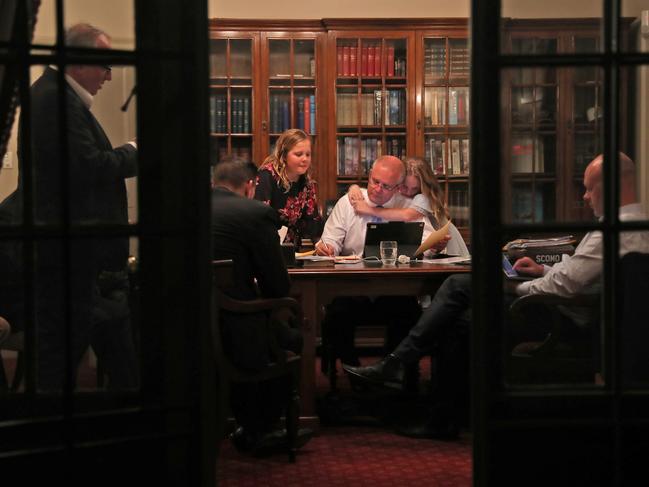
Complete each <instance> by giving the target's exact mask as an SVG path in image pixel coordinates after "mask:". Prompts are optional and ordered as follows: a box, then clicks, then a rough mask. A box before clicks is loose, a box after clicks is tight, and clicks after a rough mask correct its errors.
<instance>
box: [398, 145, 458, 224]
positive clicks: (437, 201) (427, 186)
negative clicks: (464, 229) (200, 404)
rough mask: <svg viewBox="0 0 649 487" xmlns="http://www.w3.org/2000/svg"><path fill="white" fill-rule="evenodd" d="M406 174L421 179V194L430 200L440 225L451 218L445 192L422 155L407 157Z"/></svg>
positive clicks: (405, 161) (404, 161)
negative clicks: (445, 201) (445, 200)
mask: <svg viewBox="0 0 649 487" xmlns="http://www.w3.org/2000/svg"><path fill="white" fill-rule="evenodd" d="M403 163H404V164H405V166H406V176H414V177H416V178H417V179H418V180H419V186H420V188H421V189H420V191H421V194H423V195H424V196H425V197H426V198H428V201H430V208H431V211H432V213H433V216H434V217H435V219H436V220H437V224H438V225H440V226H441V225H444V224H445V223H446V222H447V221H448V218H449V213H448V208H447V207H446V205H445V204H444V192H443V191H442V187H441V186H440V184H439V181H438V180H437V177H436V176H435V173H434V172H433V170H432V168H431V167H430V164H428V163H427V162H426V161H425V160H424V159H422V158H421V157H406V158H404V160H403Z"/></svg>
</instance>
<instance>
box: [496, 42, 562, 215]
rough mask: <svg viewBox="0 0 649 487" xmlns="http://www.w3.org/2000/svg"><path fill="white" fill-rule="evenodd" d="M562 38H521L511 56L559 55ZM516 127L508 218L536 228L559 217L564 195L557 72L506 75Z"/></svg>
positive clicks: (509, 150)
mask: <svg viewBox="0 0 649 487" xmlns="http://www.w3.org/2000/svg"><path fill="white" fill-rule="evenodd" d="M557 50H558V39H557V38H541V37H534V36H530V37H522V38H513V39H512V40H511V53H512V54H526V55H531V54H556V53H557ZM505 77H506V78H507V79H509V83H508V84H507V87H508V88H507V91H506V93H505V101H506V103H505V105H504V106H506V107H508V110H506V111H505V112H504V118H505V119H506V122H507V123H508V124H509V126H510V127H511V132H510V136H509V138H508V142H507V145H506V146H505V147H504V150H505V154H504V155H505V158H506V159H508V166H507V167H508V168H509V171H508V173H509V177H508V179H509V183H508V184H507V190H508V191H509V192H510V194H511V199H510V200H511V203H510V205H511V206H510V208H509V209H507V211H506V212H505V215H506V216H507V217H508V220H509V221H511V222H513V223H535V222H536V223H537V222H542V221H552V220H554V219H555V218H556V208H557V202H558V198H559V197H560V196H561V191H558V190H557V181H558V175H559V174H560V173H561V171H562V167H558V162H560V161H561V159H560V157H559V154H560V151H559V148H558V147H557V130H558V110H559V104H558V100H559V82H558V80H559V77H558V70H557V69H556V68H547V67H543V68H533V67H524V68H515V69H509V70H506V71H505Z"/></svg>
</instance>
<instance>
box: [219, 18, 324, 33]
mask: <svg viewBox="0 0 649 487" xmlns="http://www.w3.org/2000/svg"><path fill="white" fill-rule="evenodd" d="M209 27H210V29H218V30H247V31H249V30H264V31H296V32H301V31H324V30H325V29H324V26H323V24H322V21H321V20H313V19H312V20H269V19H219V18H216V19H210V21H209Z"/></svg>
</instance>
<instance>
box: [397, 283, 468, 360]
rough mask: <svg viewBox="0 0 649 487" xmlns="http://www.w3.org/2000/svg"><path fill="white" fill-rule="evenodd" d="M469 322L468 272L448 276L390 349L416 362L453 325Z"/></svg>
mask: <svg viewBox="0 0 649 487" xmlns="http://www.w3.org/2000/svg"><path fill="white" fill-rule="evenodd" d="M470 324H471V275H470V274H454V275H452V276H449V277H448V278H447V279H446V280H445V281H444V282H443V283H442V285H441V286H440V288H439V289H438V290H437V293H435V296H434V297H433V300H432V302H431V304H430V306H429V307H428V308H426V309H425V310H424V311H423V313H422V315H421V317H420V318H419V320H418V321H417V323H416V324H415V326H413V327H412V328H411V329H410V332H409V333H408V335H407V336H406V337H405V338H404V339H403V340H402V341H401V343H400V344H399V345H398V346H397V348H396V349H395V350H394V352H393V353H394V354H395V355H396V356H397V357H399V358H400V359H401V360H402V361H403V362H404V363H406V364H411V363H415V362H418V361H419V359H421V358H422V357H423V356H424V355H427V354H429V353H432V352H433V351H434V347H435V346H436V345H437V343H438V341H439V340H440V339H441V338H442V337H443V336H445V335H446V334H447V331H448V330H449V329H451V328H453V327H457V328H459V329H464V330H468V329H469V326H470Z"/></svg>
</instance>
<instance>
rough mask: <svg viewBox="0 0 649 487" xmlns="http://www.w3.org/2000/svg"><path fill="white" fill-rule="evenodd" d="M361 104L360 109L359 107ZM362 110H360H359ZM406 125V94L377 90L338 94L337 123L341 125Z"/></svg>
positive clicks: (403, 92)
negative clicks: (359, 93)
mask: <svg viewBox="0 0 649 487" xmlns="http://www.w3.org/2000/svg"><path fill="white" fill-rule="evenodd" d="M359 103H360V107H359ZM359 108H360V110H359ZM381 120H383V123H384V125H405V124H406V92H405V91H404V90H375V91H374V92H373V93H362V94H361V95H360V96H359V95H358V94H356V93H337V94H336V123H337V124H338V125H339V126H340V125H358V124H359V122H360V124H361V125H381Z"/></svg>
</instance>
